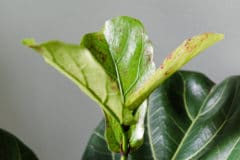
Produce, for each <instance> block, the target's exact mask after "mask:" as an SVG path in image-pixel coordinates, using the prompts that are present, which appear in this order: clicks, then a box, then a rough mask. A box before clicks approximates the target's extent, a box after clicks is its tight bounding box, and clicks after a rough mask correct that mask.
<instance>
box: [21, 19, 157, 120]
mask: <svg viewBox="0 0 240 160" xmlns="http://www.w3.org/2000/svg"><path fill="white" fill-rule="evenodd" d="M23 44H25V45H27V46H29V47H31V48H33V49H35V50H36V51H38V52H39V53H40V54H41V55H42V56H43V57H44V59H45V60H46V62H47V63H49V64H51V65H52V66H53V67H55V68H57V69H58V70H59V71H61V72H62V73H64V74H65V75H66V76H68V77H69V78H70V79H71V80H73V81H74V82H75V83H76V84H77V85H78V86H79V87H80V88H81V89H82V90H83V91H84V92H85V93H86V94H87V95H89V96H90V97H91V98H92V99H94V100H95V101H96V102H97V103H98V104H99V105H100V106H102V108H103V109H104V111H105V112H106V113H107V114H114V116H115V117H116V118H117V119H118V121H119V122H120V123H121V124H127V125H129V124H131V123H134V117H133V115H132V114H131V111H128V109H127V108H126V109H124V104H125V99H127V97H128V96H129V93H130V92H131V91H132V90H134V89H136V88H138V87H139V86H140V85H141V84H142V82H143V81H145V79H146V78H147V77H148V76H149V75H150V74H152V72H153V71H154V70H155V67H154V63H153V61H152V54H153V49H152V45H151V42H150V41H149V39H148V37H147V35H146V33H145V31H144V28H143V25H142V23H141V22H139V21H138V20H136V19H134V18H130V17H126V16H123V17H116V18H113V19H111V20H109V21H107V22H106V23H105V25H104V27H103V29H102V30H101V31H100V32H97V33H89V34H86V35H85V36H84V37H83V39H82V41H81V45H72V44H66V43H63V42H59V41H50V42H46V43H42V44H39V45H38V44H35V43H34V40H32V39H26V40H24V41H23ZM123 113H124V114H123ZM131 116H132V117H131Z"/></svg>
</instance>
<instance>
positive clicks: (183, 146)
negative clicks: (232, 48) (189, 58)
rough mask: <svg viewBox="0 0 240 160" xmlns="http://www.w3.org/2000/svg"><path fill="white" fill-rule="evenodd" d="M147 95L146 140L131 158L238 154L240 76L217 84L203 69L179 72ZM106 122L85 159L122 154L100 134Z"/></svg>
mask: <svg viewBox="0 0 240 160" xmlns="http://www.w3.org/2000/svg"><path fill="white" fill-rule="evenodd" d="M148 101H149V103H148V114H147V117H146V121H145V128H146V132H145V136H144V137H145V139H144V144H143V145H142V147H140V149H139V150H137V151H136V152H133V153H131V154H130V155H129V158H128V159H129V160H138V159H141V160H192V159H193V160H198V159H199V160H205V159H207V160H219V159H221V160H238V159H239V154H240V152H239V139H240V138H239V137H240V127H239V122H240V77H239V76H234V77H230V78H227V79H226V80H224V81H223V82H221V83H219V84H217V85H214V83H213V82H212V81H211V80H209V79H208V78H207V77H205V76H204V75H202V74H200V73H196V72H187V71H181V72H177V73H176V74H174V75H173V76H172V77H171V78H169V79H168V80H167V81H165V82H164V83H163V84H162V85H161V86H160V87H159V88H157V89H156V90H155V91H154V92H153V93H152V94H151V96H150V97H149V99H148ZM103 125H104V124H103V123H100V127H101V130H99V128H100V127H98V128H97V129H96V130H95V132H94V134H93V135H92V137H91V138H90V140H89V144H88V146H87V148H86V151H85V154H84V155H83V160H88V159H89V160H90V159H97V160H101V159H102V157H101V156H103V155H104V156H105V157H104V158H105V159H106V160H108V159H109V160H110V159H111V160H113V159H116V160H117V159H119V155H116V154H112V153H111V152H109V151H108V150H107V146H106V143H105V141H104V139H103V138H104V137H102V141H100V139H99V137H98V136H101V135H102V134H103V130H104V126H103ZM97 144H98V145H99V146H101V149H104V150H101V151H100V152H99V150H98V148H97V147H96V145H97Z"/></svg>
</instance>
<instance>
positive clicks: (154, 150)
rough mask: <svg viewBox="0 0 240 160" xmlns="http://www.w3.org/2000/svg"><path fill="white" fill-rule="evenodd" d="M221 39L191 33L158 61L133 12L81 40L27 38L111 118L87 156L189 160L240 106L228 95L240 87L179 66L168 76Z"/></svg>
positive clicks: (235, 80) (95, 136)
mask: <svg viewBox="0 0 240 160" xmlns="http://www.w3.org/2000/svg"><path fill="white" fill-rule="evenodd" d="M222 39H223V35H222V34H218V33H203V34H200V35H197V36H194V37H192V38H189V39H187V40H185V41H184V42H183V43H182V44H181V45H180V46H179V47H178V48H177V49H176V50H174V51H173V52H172V53H171V54H170V55H169V56H168V57H167V58H166V59H165V60H164V62H163V63H162V65H161V66H160V67H158V68H156V67H155V64H154V62H153V47H152V44H151V41H150V40H149V38H148V36H147V34H146V32H145V29H144V27H143V25H142V23H141V22H140V21H138V20H136V19H134V18H131V17H127V16H121V17H116V18H113V19H111V20H108V21H106V23H105V25H104V26H103V28H102V29H101V30H100V31H99V32H94V33H88V34H86V35H84V36H83V38H82V40H81V42H80V44H68V43H64V42H61V41H48V42H44V43H41V44H37V43H36V42H35V40H33V39H25V40H24V41H23V44H24V45H26V46H28V47H30V48H32V49H34V50H35V51H37V52H38V53H40V55H41V56H43V58H44V60H45V61H46V62H47V63H48V64H50V65H51V66H53V67H54V68H56V69H57V70H58V71H60V72H61V73H63V74H64V75H66V76H67V77H68V78H70V79H71V80H72V81H73V82H74V83H75V84H76V85H77V86H78V87H79V88H80V89H81V90H82V91H83V92H85V93H86V94H87V95H88V96H89V97H90V98H91V99H93V100H94V101H95V102H96V103H97V104H98V105H99V106H100V108H101V109H102V111H103V113H104V115H105V120H104V121H102V122H101V123H100V125H99V126H98V127H97V128H96V130H95V132H94V134H93V136H92V138H91V139H90V141H89V144H88V147H87V149H86V151H85V154H84V155H83V159H89V160H90V159H91V160H92V159H104V160H105V159H118V158H121V159H122V160H126V159H127V158H128V157H129V159H154V160H156V159H159V160H160V159H171V158H172V159H183V160H186V159H188V158H189V159H192V158H196V157H199V155H201V156H202V155H203V154H202V153H205V152H208V148H207V147H208V144H210V142H213V141H212V139H214V138H216V137H217V136H218V133H220V131H221V129H222V128H223V126H224V124H227V123H229V122H228V121H227V118H228V116H229V114H232V113H233V111H234V109H233V108H234V107H233V108H232V109H229V108H227V107H228V105H226V104H231V103H230V102H234V104H233V106H235V105H237V104H238V103H237V102H236V103H235V101H230V100H229V99H228V98H230V97H231V96H230V95H233V94H234V95H235V92H237V91H235V90H234V87H233V86H234V85H237V84H238V77H235V78H230V80H226V81H224V82H223V83H221V84H220V85H219V86H217V87H213V86H214V83H213V82H212V81H210V80H209V79H207V78H206V77H205V76H203V75H201V74H198V73H194V72H177V73H176V74H175V75H174V76H173V78H170V79H169V80H167V79H168V78H169V77H170V76H171V75H173V74H174V73H175V72H176V71H177V70H179V69H180V68H181V67H182V66H183V65H184V64H185V63H187V62H188V61H189V60H191V59H192V58H193V57H195V56H196V55H198V54H199V53H200V52H202V51H204V50H205V49H206V48H207V47H209V46H211V45H213V44H214V43H216V42H218V41H220V40H222ZM166 80H167V81H166ZM230 82H231V83H230ZM225 84H226V85H225ZM229 87H230V88H229ZM226 89H227V90H226ZM154 90H155V91H154ZM225 92H228V93H229V94H230V93H231V94H230V95H229V97H225V96H224V97H222V95H223V94H224V93H225ZM237 93H238V92H237ZM150 95H151V96H150ZM149 96H150V97H149ZM236 96H238V94H236ZM218 99H219V101H218ZM222 105H224V107H223V108H224V109H222ZM215 106H216V107H215ZM228 110H229V112H228ZM223 111H224V112H223ZM224 116H225V117H224ZM212 118H213V119H212ZM144 133H145V134H144ZM144 136H145V138H144ZM144 139H145V140H144ZM208 142H209V143H208ZM229 142H230V141H229ZM234 142H235V141H234ZM234 142H233V143H234ZM221 149H222V148H221ZM134 151H135V152H134ZM128 155H130V156H128ZM209 155H210V154H209Z"/></svg>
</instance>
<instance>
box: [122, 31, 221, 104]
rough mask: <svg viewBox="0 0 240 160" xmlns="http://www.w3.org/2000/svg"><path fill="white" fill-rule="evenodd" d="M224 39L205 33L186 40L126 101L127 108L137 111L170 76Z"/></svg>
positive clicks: (214, 34)
mask: <svg viewBox="0 0 240 160" xmlns="http://www.w3.org/2000/svg"><path fill="white" fill-rule="evenodd" d="M223 37H224V36H223V35H222V34H217V33H204V34H200V35H197V36H194V37H192V38H190V39H187V40H185V41H184V42H183V43H182V44H181V45H180V46H179V47H178V48H177V49H176V50H174V51H173V52H172V53H171V54H170V55H169V56H168V57H167V58H166V59H165V60H164V62H163V63H162V65H161V66H160V68H158V69H157V70H156V71H155V73H154V74H153V75H152V76H150V77H149V79H148V80H147V81H146V82H145V83H144V84H143V85H142V86H141V87H140V88H138V89H137V90H135V91H134V92H133V93H132V94H131V95H130V96H129V98H128V99H127V100H126V106H127V107H128V108H130V109H135V108H136V107H137V106H139V105H140V104H141V103H142V102H143V101H144V100H145V99H146V97H148V96H149V95H150V94H151V93H152V91H153V90H154V89H155V88H157V87H158V86H159V85H160V84H161V83H163V82H164V81H165V80H166V79H167V78H168V77H169V76H171V75H172V74H173V73H174V72H176V71H177V70H178V69H180V68H181V67H182V66H183V65H184V64H186V63H187V62H188V61H189V60H191V59H192V58H193V57H195V56H196V55H198V54H199V53H200V52H202V51H204V50H205V49H206V48H208V47H209V46H211V45H213V44H214V43H216V42H218V41H220V40H222V39H223Z"/></svg>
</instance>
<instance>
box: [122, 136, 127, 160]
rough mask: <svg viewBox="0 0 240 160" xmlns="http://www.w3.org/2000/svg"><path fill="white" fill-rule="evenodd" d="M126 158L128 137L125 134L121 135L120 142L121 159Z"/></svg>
mask: <svg viewBox="0 0 240 160" xmlns="http://www.w3.org/2000/svg"><path fill="white" fill-rule="evenodd" d="M127 159H128V138H127V135H126V134H124V135H123V144H122V154H121V160H127Z"/></svg>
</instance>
